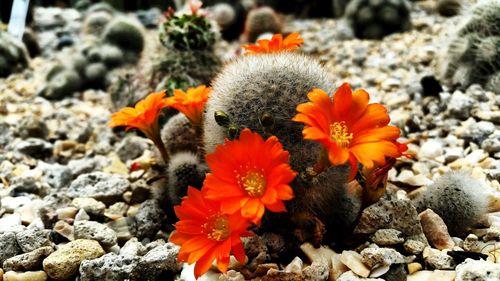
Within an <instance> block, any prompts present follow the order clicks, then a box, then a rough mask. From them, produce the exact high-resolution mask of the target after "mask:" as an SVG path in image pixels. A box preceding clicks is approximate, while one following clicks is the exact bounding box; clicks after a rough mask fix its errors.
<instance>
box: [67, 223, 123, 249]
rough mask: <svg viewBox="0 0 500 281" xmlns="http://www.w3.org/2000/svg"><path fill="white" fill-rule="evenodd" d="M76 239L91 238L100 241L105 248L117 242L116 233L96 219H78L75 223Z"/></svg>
mask: <svg viewBox="0 0 500 281" xmlns="http://www.w3.org/2000/svg"><path fill="white" fill-rule="evenodd" d="M74 236H75V239H89V240H95V241H97V242H99V243H100V244H101V245H102V246H103V247H104V248H109V247H111V246H113V245H115V244H116V243H117V238H116V233H115V232H114V231H113V230H112V229H111V228H109V227H108V226H106V225H104V224H100V223H98V222H96V221H77V222H75V224H74Z"/></svg>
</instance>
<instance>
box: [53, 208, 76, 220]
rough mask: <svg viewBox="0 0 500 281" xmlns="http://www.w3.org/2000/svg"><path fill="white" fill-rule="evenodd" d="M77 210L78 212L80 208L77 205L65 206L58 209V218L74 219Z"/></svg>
mask: <svg viewBox="0 0 500 281" xmlns="http://www.w3.org/2000/svg"><path fill="white" fill-rule="evenodd" d="M76 212H78V209H77V208H75V207H64V208H59V209H57V210H56V214H57V218H58V219H59V220H64V219H74V218H75V216H76Z"/></svg>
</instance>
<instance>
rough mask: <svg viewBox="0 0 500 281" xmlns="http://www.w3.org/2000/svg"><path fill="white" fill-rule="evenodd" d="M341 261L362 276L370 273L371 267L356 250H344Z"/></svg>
mask: <svg viewBox="0 0 500 281" xmlns="http://www.w3.org/2000/svg"><path fill="white" fill-rule="evenodd" d="M340 261H341V262H342V263H343V264H344V265H345V266H346V267H348V268H349V269H350V270H352V271H353V272H354V273H356V274H357V275H359V276H361V277H368V276H369V275H370V269H369V268H368V267H367V266H366V265H365V264H364V263H363V257H362V256H361V255H360V254H358V253H357V252H355V251H343V252H342V254H341V255H340ZM344 274H345V273H344ZM344 274H342V275H344ZM341 278H342V276H341Z"/></svg>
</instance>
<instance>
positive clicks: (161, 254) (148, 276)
mask: <svg viewBox="0 0 500 281" xmlns="http://www.w3.org/2000/svg"><path fill="white" fill-rule="evenodd" d="M179 249H180V248H179V247H178V246H177V245H175V244H173V243H166V244H164V245H162V246H159V247H156V248H154V249H152V250H151V251H149V252H148V253H147V254H146V255H144V256H143V257H142V258H141V260H140V261H139V265H138V266H137V270H136V271H135V272H134V274H133V275H132V278H133V277H135V278H140V279H138V280H144V281H154V280H156V279H157V278H158V276H160V274H161V273H162V272H164V271H170V272H178V271H180V270H181V268H182V265H180V264H179V263H177V255H178V254H179Z"/></svg>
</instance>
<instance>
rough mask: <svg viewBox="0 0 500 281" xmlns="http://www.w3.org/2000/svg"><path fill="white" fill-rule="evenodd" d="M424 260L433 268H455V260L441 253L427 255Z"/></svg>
mask: <svg viewBox="0 0 500 281" xmlns="http://www.w3.org/2000/svg"><path fill="white" fill-rule="evenodd" d="M425 262H426V263H427V264H428V265H429V266H431V267H432V268H434V269H442V270H445V269H454V268H455V262H454V261H453V258H452V257H450V256H448V255H447V254H443V253H439V254H437V255H432V256H428V257H426V258H425Z"/></svg>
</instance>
